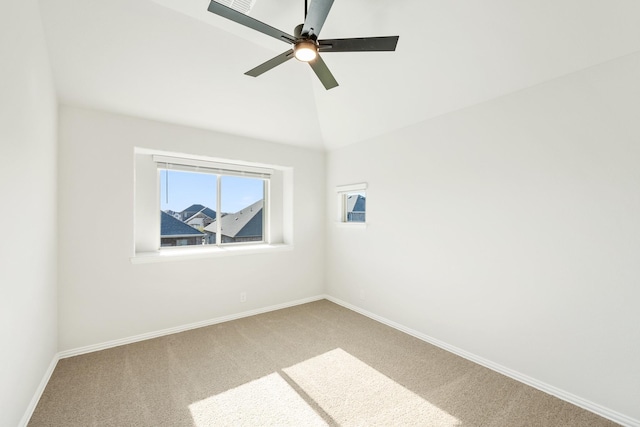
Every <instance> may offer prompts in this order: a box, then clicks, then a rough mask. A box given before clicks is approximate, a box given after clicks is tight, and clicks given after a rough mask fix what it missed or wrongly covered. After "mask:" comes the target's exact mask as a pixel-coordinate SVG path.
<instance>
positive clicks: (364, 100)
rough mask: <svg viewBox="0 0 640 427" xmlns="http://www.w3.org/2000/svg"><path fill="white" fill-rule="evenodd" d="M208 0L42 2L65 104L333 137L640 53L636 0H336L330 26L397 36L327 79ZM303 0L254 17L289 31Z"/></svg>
mask: <svg viewBox="0 0 640 427" xmlns="http://www.w3.org/2000/svg"><path fill="white" fill-rule="evenodd" d="M208 4H209V2H208V0H155V1H154V0H110V1H102V0H101V1H98V0H82V1H78V0H41V1H40V6H41V9H42V17H43V21H44V27H45V31H46V35H47V41H48V45H49V51H50V55H51V62H52V66H53V71H54V76H55V82H56V87H57V90H58V95H59V98H60V100H61V102H62V103H64V104H70V105H80V106H86V107H91V108H97V109H102V110H107V111H113V112H118V113H124V114H128V115H133V116H138V117H145V118H150V119H155V120H162V121H166V122H171V123H179V124H184V125H189V126H196V127H202V128H207V129H213V130H217V131H222V132H228V133H233V134H239V135H245V136H250V137H255V138H260V139H264V140H269V141H276V142H282V143H287V144H294V145H299V146H303V147H310V148H318V149H322V148H326V149H333V148H336V147H340V146H344V145H347V144H350V143H353V142H357V141H362V140H365V139H368V138H370V137H373V136H376V135H380V134H383V133H386V132H389V131H392V130H395V129H399V128H402V127H405V126H408V125H410V124H413V123H417V122H420V121H423V120H426V119H429V118H433V117H435V116H438V115H441V114H444V113H447V112H451V111H454V110H457V109H460V108H464V107H467V106H470V105H474V104H477V103H480V102H483V101H487V100H490V99H493V98H496V97H499V96H502V95H505V94H508V93H510V92H514V91H517V90H520V89H523V88H525V87H529V86H532V85H535V84H538V83H541V82H544V81H548V80H550V79H554V78H556V77H559V76H562V75H565V74H568V73H571V72H574V71H578V70H580V69H584V68H587V67H590V66H593V65H595V64H598V63H601V62H605V61H608V60H611V59H614V58H617V57H620V56H623V55H627V54H630V53H633V52H637V51H640V2H638V1H637V0H536V1H533V0H529V1H525V0H523V1H514V0H484V1H471V0H456V1H453V0H394V1H382V0H335V3H334V5H333V8H332V9H331V13H330V14H329V17H328V19H327V21H326V23H325V26H324V28H323V29H322V34H321V37H320V38H321V39H323V38H345V37H362V36H386V35H399V36H400V40H399V42H398V48H397V50H396V51H395V52H368V53H333V54H331V53H327V54H323V58H324V60H325V62H326V63H327V65H328V66H329V68H330V69H331V71H332V72H333V74H334V76H335V78H336V79H337V80H338V82H339V84H340V86H339V87H337V88H335V89H332V90H329V91H326V90H325V89H324V87H323V86H322V84H321V83H320V82H319V81H318V79H317V78H316V76H315V74H314V73H313V71H312V70H311V69H310V68H309V66H308V65H307V64H303V63H299V62H297V61H295V60H292V61H288V62H286V63H285V64H283V65H281V66H279V67H276V68H274V69H273V70H271V71H269V72H267V73H265V74H263V75H262V76H260V77H258V78H253V77H248V76H245V75H244V72H245V71H247V70H249V69H251V68H253V67H255V66H256V65H258V64H261V63H262V62H264V61H266V60H267V59H270V58H271V57H273V56H276V55H277V54H279V53H282V52H284V51H285V50H287V49H288V48H289V46H288V45H287V44H285V43H282V42H280V41H278V40H275V39H273V38H271V37H268V36H266V35H263V34H261V33H258V32H255V31H252V30H250V29H247V28H244V27H242V26H240V25H238V24H235V23H233V22H231V21H228V20H225V19H224V18H221V17H219V16H216V15H213V14H211V13H209V12H208V11H207V6H208ZM303 14H304V1H303V0H257V3H256V6H255V7H254V9H253V11H252V12H251V16H252V17H254V18H256V19H258V20H260V21H263V22H265V23H267V24H269V25H271V26H273V27H276V28H278V29H280V30H283V31H285V32H287V33H292V32H293V28H294V27H295V26H296V25H297V24H300V23H302V19H303Z"/></svg>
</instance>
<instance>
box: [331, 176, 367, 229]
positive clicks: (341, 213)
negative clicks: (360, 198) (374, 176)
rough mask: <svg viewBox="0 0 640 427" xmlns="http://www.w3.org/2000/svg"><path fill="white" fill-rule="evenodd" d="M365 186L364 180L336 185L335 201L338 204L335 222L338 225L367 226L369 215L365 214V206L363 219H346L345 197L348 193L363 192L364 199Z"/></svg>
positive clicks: (346, 197)
mask: <svg viewBox="0 0 640 427" xmlns="http://www.w3.org/2000/svg"><path fill="white" fill-rule="evenodd" d="M367 187H368V185H367V183H366V182H361V183H357V184H349V185H339V186H337V187H336V193H337V195H338V202H337V205H338V211H337V224H338V225H340V226H345V227H355V228H362V227H366V226H367V223H368V218H369V215H368V214H367V211H366V208H365V215H364V221H348V220H347V219H348V214H347V199H348V196H349V194H354V193H364V194H365V196H364V197H365V199H366V197H367V196H366V194H367Z"/></svg>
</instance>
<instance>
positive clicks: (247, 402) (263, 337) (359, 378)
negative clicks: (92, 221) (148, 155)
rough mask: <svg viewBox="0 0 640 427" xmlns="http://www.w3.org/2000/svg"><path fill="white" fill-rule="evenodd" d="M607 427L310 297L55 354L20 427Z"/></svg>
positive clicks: (573, 408) (587, 414) (549, 398)
mask: <svg viewBox="0 0 640 427" xmlns="http://www.w3.org/2000/svg"><path fill="white" fill-rule="evenodd" d="M326 425H330V426H335V425H340V426H484V427H502V426H509V427H513V426H554V427H556V426H580V427H583V426H614V425H616V424H615V423H612V422H610V421H608V420H605V419H603V418H601V417H599V416H597V415H594V414H592V413H590V412H587V411H584V410H582V409H580V408H578V407H576V406H573V405H571V404H569V403H566V402H563V401H561V400H559V399H556V398H554V397H552V396H550V395H547V394H545V393H543V392H540V391H537V390H535V389H533V388H531V387H528V386H525V385H522V384H520V383H518V382H516V381H514V380H511V379H509V378H506V377H504V376H502V375H500V374H497V373H495V372H493V371H490V370H488V369H486V368H483V367H481V366H479V365H476V364H474V363H471V362H469V361H467V360H465V359H462V358H460V357H457V356H454V355H452V354H450V353H448V352H446V351H444V350H441V349H439V348H437V347H434V346H432V345H429V344H426V343H424V342H422V341H420V340H418V339H416V338H413V337H411V336H408V335H406V334H403V333H401V332H398V331H396V330H394V329H391V328H389V327H387V326H385V325H382V324H380V323H378V322H375V321H373V320H371V319H368V318H366V317H364V316H361V315H359V314H357V313H354V312H352V311H350V310H347V309H345V308H342V307H340V306H338V305H336V304H333V303H331V302H329V301H318V302H314V303H310V304H305V305H301V306H297V307H293V308H288V309H285V310H279V311H275V312H271V313H267V314H262V315H258V316H253V317H250V318H245V319H240V320H235V321H232V322H227V323H222V324H218V325H214V326H209V327H206V328H200V329H195V330H192V331H187V332H182V333H179V334H174V335H170V336H166V337H162V338H156V339H152V340H148V341H144V342H140V343H136V344H130V345H126V346H121V347H116V348H113V349H109V350H103V351H100V352H96V353H91V354H86V355H82V356H77V357H72V358H68V359H63V360H60V362H59V363H58V366H57V367H56V369H55V371H54V373H53V376H52V378H51V380H50V382H49V384H48V386H47V388H46V390H45V392H44V394H43V396H42V398H41V399H40V402H39V404H38V406H37V408H36V410H35V412H34V414H33V417H32V418H31V422H30V423H29V426H32V427H36V426H65V427H67V426H188V427H205V426H326Z"/></svg>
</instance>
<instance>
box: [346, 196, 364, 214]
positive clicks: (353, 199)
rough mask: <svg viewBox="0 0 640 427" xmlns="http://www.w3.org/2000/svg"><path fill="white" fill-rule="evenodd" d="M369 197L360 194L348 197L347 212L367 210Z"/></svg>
mask: <svg viewBox="0 0 640 427" xmlns="http://www.w3.org/2000/svg"><path fill="white" fill-rule="evenodd" d="M366 203H367V199H366V197H364V196H361V195H359V194H352V195H350V196H348V197H347V212H365V207H366Z"/></svg>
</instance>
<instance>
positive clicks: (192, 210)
mask: <svg viewBox="0 0 640 427" xmlns="http://www.w3.org/2000/svg"><path fill="white" fill-rule="evenodd" d="M180 213H181V214H182V215H183V219H184V220H185V221H186V220H188V219H189V218H192V217H194V216H195V215H197V214H199V213H202V214H204V215H206V216H208V217H209V218H211V219H216V211H214V210H213V209H209V208H208V207H206V206H203V205H199V204H195V205H191V206H189V207H188V208H186V209H184V210H183V211H182V212H180ZM185 213H188V214H190V215H189V216H187V217H186V218H184V214H185Z"/></svg>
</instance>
